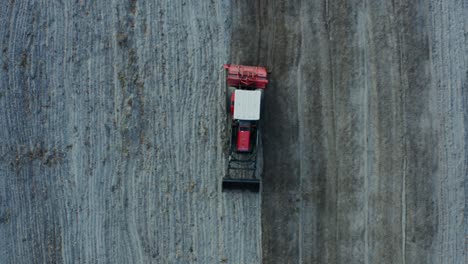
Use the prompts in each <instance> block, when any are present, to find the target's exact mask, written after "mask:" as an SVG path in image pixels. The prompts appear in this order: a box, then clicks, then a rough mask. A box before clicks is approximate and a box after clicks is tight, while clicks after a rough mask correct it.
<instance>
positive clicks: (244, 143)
mask: <svg viewBox="0 0 468 264" xmlns="http://www.w3.org/2000/svg"><path fill="white" fill-rule="evenodd" d="M224 68H225V69H226V73H227V77H226V82H227V87H228V89H227V90H228V93H227V96H228V100H227V105H228V107H227V109H228V113H229V118H228V119H229V126H230V128H231V130H230V152H229V161H228V168H227V175H226V177H224V179H223V185H222V188H223V191H224V190H232V189H240V190H250V191H254V192H258V191H259V190H260V179H259V178H258V177H257V176H256V174H257V173H256V172H257V154H258V148H259V134H260V129H259V121H260V112H261V108H262V107H261V104H262V99H263V90H264V89H265V88H266V85H267V84H268V80H267V71H266V69H265V68H263V67H254V66H243V65H234V64H225V65H224Z"/></svg>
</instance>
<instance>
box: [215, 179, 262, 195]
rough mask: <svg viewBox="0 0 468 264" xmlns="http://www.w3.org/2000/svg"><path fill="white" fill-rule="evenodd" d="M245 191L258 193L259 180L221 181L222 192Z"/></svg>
mask: <svg viewBox="0 0 468 264" xmlns="http://www.w3.org/2000/svg"><path fill="white" fill-rule="evenodd" d="M229 190H246V191H251V192H259V191H260V180H259V179H229V178H224V179H223V191H229Z"/></svg>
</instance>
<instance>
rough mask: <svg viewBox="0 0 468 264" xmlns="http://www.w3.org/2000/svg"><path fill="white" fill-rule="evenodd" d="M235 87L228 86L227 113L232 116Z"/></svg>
mask: <svg viewBox="0 0 468 264" xmlns="http://www.w3.org/2000/svg"><path fill="white" fill-rule="evenodd" d="M234 90H235V88H234V87H230V86H227V88H226V113H227V114H228V115H229V117H231V95H232V93H233V92H234Z"/></svg>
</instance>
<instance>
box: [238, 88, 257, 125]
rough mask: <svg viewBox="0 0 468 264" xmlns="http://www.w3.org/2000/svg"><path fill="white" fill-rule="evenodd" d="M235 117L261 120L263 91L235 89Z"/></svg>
mask: <svg viewBox="0 0 468 264" xmlns="http://www.w3.org/2000/svg"><path fill="white" fill-rule="evenodd" d="M234 92H235V98H234V119H238V120H259V119H260V103H261V100H262V91H261V90H255V91H248V90H235V91H234Z"/></svg>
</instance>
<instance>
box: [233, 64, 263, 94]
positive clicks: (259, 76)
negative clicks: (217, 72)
mask: <svg viewBox="0 0 468 264" xmlns="http://www.w3.org/2000/svg"><path fill="white" fill-rule="evenodd" d="M224 68H225V69H227V74H228V75H227V82H228V85H229V86H233V87H242V86H244V87H251V88H259V89H265V87H266V85H267V84H268V80H267V70H266V68H264V67H255V66H243V65H236V64H224Z"/></svg>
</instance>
